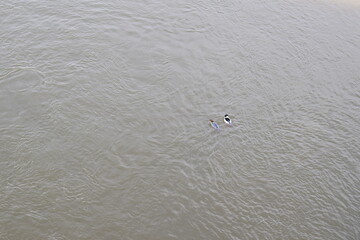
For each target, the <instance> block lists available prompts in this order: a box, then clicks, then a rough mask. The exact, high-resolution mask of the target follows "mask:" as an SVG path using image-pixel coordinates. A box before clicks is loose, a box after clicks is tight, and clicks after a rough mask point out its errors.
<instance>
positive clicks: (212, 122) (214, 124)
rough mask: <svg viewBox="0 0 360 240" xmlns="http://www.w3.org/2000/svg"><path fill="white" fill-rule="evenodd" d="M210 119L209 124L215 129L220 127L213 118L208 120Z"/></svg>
mask: <svg viewBox="0 0 360 240" xmlns="http://www.w3.org/2000/svg"><path fill="white" fill-rule="evenodd" d="M209 121H210V125H211V126H212V127H213V128H215V129H220V127H219V125H217V123H216V122H214V120H211V119H210V120H209Z"/></svg>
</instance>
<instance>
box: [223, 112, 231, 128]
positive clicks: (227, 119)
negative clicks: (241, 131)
mask: <svg viewBox="0 0 360 240" xmlns="http://www.w3.org/2000/svg"><path fill="white" fill-rule="evenodd" d="M224 122H225V123H226V124H227V125H229V126H232V124H231V119H230V118H229V115H228V114H225V116H224Z"/></svg>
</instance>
